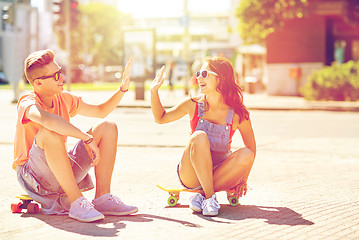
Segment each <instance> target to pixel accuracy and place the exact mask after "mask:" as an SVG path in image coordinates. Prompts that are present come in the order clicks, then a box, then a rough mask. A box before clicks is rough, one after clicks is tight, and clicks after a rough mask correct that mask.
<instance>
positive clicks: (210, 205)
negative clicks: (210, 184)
mask: <svg viewBox="0 0 359 240" xmlns="http://www.w3.org/2000/svg"><path fill="white" fill-rule="evenodd" d="M220 208H221V206H220V205H219V203H218V202H217V200H216V195H215V194H213V196H212V197H211V198H208V199H205V200H204V201H203V202H202V214H203V215H204V216H216V215H218V210H219V209H220Z"/></svg>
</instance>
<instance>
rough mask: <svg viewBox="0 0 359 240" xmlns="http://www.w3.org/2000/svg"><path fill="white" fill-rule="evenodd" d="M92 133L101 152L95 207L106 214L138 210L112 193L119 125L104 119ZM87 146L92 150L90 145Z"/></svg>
mask: <svg viewBox="0 0 359 240" xmlns="http://www.w3.org/2000/svg"><path fill="white" fill-rule="evenodd" d="M90 134H92V135H93V136H94V141H96V142H97V143H98V147H99V149H100V154H101V155H100V161H99V163H98V164H97V166H96V167H95V176H96V193H95V199H94V200H93V204H94V205H95V208H96V209H97V210H98V211H100V212H101V213H103V214H104V215H128V214H132V213H135V212H137V211H138V209H137V207H135V206H128V205H126V204H124V203H123V202H122V201H121V200H120V198H118V197H117V196H114V195H112V194H111V178H112V172H113V168H114V165H115V160H116V151H117V137H118V131H117V125H116V124H115V123H114V122H110V121H102V122H100V123H99V124H98V125H96V126H95V127H93V128H92V129H91V130H90ZM86 148H87V150H88V151H90V149H89V147H88V146H86Z"/></svg>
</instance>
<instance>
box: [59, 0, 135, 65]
mask: <svg viewBox="0 0 359 240" xmlns="http://www.w3.org/2000/svg"><path fill="white" fill-rule="evenodd" d="M77 21H78V22H77V23H76V24H73V23H72V24H70V26H71V30H70V38H71V49H70V61H71V64H72V65H77V64H80V63H84V62H86V63H87V64H89V65H99V64H103V65H119V64H121V63H122V62H121V61H122V54H123V53H122V43H121V27H122V26H124V25H129V24H131V22H132V20H131V18H130V17H129V16H127V15H124V14H123V13H121V12H120V11H119V10H117V8H115V7H113V6H111V5H107V4H103V3H100V2H93V3H89V4H87V5H82V4H80V5H79V13H78V19H77ZM61 24H62V25H61ZM62 26H63V23H61V22H60V23H57V27H56V28H55V31H56V32H57V35H58V43H59V46H60V47H61V48H62V49H64V48H65V37H64V36H65V35H64V31H63V28H62Z"/></svg>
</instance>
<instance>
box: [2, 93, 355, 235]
mask: <svg viewBox="0 0 359 240" xmlns="http://www.w3.org/2000/svg"><path fill="white" fill-rule="evenodd" d="M80 94H82V95H84V97H85V98H86V99H88V100H89V101H96V99H104V98H105V97H106V96H105V95H106V94H108V93H107V92H100V93H99V92H97V93H94V92H90V93H85V92H82V93H80ZM131 94H132V95H131ZM161 94H162V97H163V98H166V103H167V104H168V105H172V103H174V102H176V101H178V98H181V97H182V94H181V93H179V92H175V93H174V94H177V95H175V96H174V94H173V93H172V94H170V93H167V92H162V93H161ZM11 96H12V95H11V92H10V91H5V90H2V91H0V100H1V101H2V103H3V104H2V105H1V106H0V109H1V112H2V114H1V126H0V132H1V134H0V154H1V155H2V159H3V160H2V161H0V176H2V178H1V179H2V180H3V181H2V182H1V183H0V186H1V189H2V191H1V194H0V216H1V218H0V239H24V238H26V239H66V238H67V239H91V238H96V239H108V238H116V239H168V238H170V239H359V217H358V216H359V185H358V183H359V174H358V173H359V126H358V124H357V123H358V122H359V113H358V112H356V111H357V110H356V109H357V107H358V104H357V103H333V102H313V103H307V102H305V101H304V100H303V99H301V98H295V97H269V96H266V95H263V94H258V95H246V96H245V100H246V101H247V102H246V104H247V105H248V107H249V108H250V109H252V111H251V114H252V121H253V124H254V126H256V128H255V131H256V136H257V144H258V153H257V157H256V161H255V164H254V167H253V170H252V173H251V175H250V179H249V186H250V187H251V189H252V190H250V191H249V192H248V194H247V196H246V197H244V198H243V199H241V200H240V203H241V205H239V206H237V207H231V206H229V205H228V203H227V200H226V198H225V194H224V193H218V194H217V197H218V199H219V202H220V203H221V211H220V214H219V215H218V216H217V217H203V216H202V215H200V214H193V213H192V211H191V210H190V209H188V197H189V196H190V194H188V193H184V194H183V197H182V198H181V200H180V203H181V205H180V206H178V207H175V208H170V207H167V206H166V201H167V197H168V194H167V193H166V192H164V191H161V190H159V189H157V188H156V186H155V185H156V184H162V185H166V186H178V182H177V177H176V173H175V167H176V165H177V163H178V160H179V157H180V156H181V154H182V151H183V146H184V144H185V143H186V140H187V138H188V132H187V129H188V127H189V126H188V119H181V120H180V121H178V122H176V123H173V124H172V123H171V124H166V125H157V124H155V123H153V118H152V115H151V112H150V109H148V108H147V107H148V106H149V104H148V101H133V97H134V96H133V93H131V92H129V94H128V96H126V98H124V99H123V102H122V107H121V108H118V109H116V110H115V111H114V112H113V113H112V114H111V115H110V116H109V118H110V119H112V120H114V121H116V122H117V123H118V125H119V131H120V138H119V141H118V159H117V160H118V161H117V163H116V166H115V174H114V176H113V189H112V191H113V192H114V193H116V194H118V195H119V196H120V197H121V198H122V200H123V201H124V202H126V203H130V204H135V205H137V206H138V207H139V209H140V211H139V212H138V213H137V214H135V215H134V216H125V217H106V219H105V220H104V221H101V222H98V223H80V222H77V221H74V220H71V219H69V218H68V217H66V216H46V215H43V214H36V215H32V214H26V213H24V214H12V213H11V212H10V209H9V207H10V203H11V202H14V201H16V199H15V198H14V195H17V194H19V193H22V192H23V190H22V189H21V188H20V186H19V184H18V183H17V180H16V176H15V172H14V171H13V170H12V169H11V162H12V160H11V159H12V147H13V146H12V139H13V133H14V128H15V126H14V119H15V116H16V113H15V105H13V104H10V103H8V102H7V100H8V99H9V102H10V99H11ZM147 99H148V98H147ZM124 106H126V107H124ZM138 106H141V107H142V108H134V107H138ZM318 106H319V107H318ZM143 107H145V108H143ZM259 109H270V110H273V109H277V110H281V111H258V110H259ZM313 109H315V110H319V109H322V110H323V109H328V110H331V111H329V112H328V111H326V112H323V111H308V110H313ZM283 110H293V111H283ZM295 110H306V111H295ZM332 111H346V112H332ZM295 119H297V120H295ZM302 119H303V120H302ZM95 121H96V119H89V118H84V117H75V118H74V121H73V122H74V124H75V125H77V126H81V128H83V129H86V128H88V127H89V126H91V125H92V124H93V123H94V122H95ZM304 129H306V132H305V133H303V131H304ZM235 138H236V139H234V145H233V147H235V148H237V147H240V139H239V137H238V136H235ZM238 139H239V140H238ZM69 143H70V145H71V144H72V143H73V140H71V139H70V141H69ZM4 180H5V181H4ZM85 195H86V196H87V197H88V198H89V199H92V196H93V191H89V192H86V193H85Z"/></svg>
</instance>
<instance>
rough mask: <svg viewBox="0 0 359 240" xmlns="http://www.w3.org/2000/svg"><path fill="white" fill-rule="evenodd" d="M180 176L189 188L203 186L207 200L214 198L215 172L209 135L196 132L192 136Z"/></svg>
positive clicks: (184, 156) (180, 167) (181, 165)
mask: <svg viewBox="0 0 359 240" xmlns="http://www.w3.org/2000/svg"><path fill="white" fill-rule="evenodd" d="M179 175H180V177H181V180H182V182H183V184H184V185H186V186H187V187H189V188H195V187H198V186H199V185H201V186H202V188H203V191H204V195H205V197H206V198H210V197H212V195H213V194H214V188H213V170H212V157H211V152H210V145H209V141H208V137H207V134H206V133H205V132H203V131H196V132H194V133H193V134H192V136H191V138H190V140H189V142H188V144H187V146H186V148H185V151H184V154H183V157H182V160H181V163H180V166H179Z"/></svg>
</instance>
